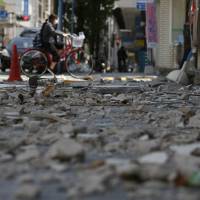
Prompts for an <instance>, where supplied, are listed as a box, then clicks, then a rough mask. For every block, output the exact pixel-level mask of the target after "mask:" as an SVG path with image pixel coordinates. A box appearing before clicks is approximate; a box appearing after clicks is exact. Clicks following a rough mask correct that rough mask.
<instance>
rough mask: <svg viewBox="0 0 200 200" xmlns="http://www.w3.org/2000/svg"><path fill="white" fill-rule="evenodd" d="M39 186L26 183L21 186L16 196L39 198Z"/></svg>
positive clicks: (27, 198)
mask: <svg viewBox="0 0 200 200" xmlns="http://www.w3.org/2000/svg"><path fill="white" fill-rule="evenodd" d="M40 193H41V191H40V189H39V187H37V186H35V185H33V184H26V185H22V186H20V188H19V189H18V190H17V191H16V194H15V196H16V198H17V199H19V200H37V199H38V198H39V196H40Z"/></svg>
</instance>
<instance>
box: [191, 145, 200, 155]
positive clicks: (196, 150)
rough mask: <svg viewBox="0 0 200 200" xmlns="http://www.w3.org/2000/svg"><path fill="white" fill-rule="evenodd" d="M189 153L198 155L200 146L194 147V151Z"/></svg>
mask: <svg viewBox="0 0 200 200" xmlns="http://www.w3.org/2000/svg"><path fill="white" fill-rule="evenodd" d="M191 155H193V156H197V157H200V147H197V148H196V149H194V151H192V153H191Z"/></svg>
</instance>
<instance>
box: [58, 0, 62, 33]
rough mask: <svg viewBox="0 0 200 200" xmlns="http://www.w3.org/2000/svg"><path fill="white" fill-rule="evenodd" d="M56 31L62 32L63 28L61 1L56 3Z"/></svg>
mask: <svg viewBox="0 0 200 200" xmlns="http://www.w3.org/2000/svg"><path fill="white" fill-rule="evenodd" d="M58 18H59V21H58V30H60V31H62V28H63V0H59V1H58Z"/></svg>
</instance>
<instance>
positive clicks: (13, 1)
mask: <svg viewBox="0 0 200 200" xmlns="http://www.w3.org/2000/svg"><path fill="white" fill-rule="evenodd" d="M54 6H55V0H0V11H1V12H0V14H3V13H7V17H5V18H4V17H3V15H2V17H1V15H0V36H1V37H0V46H2V45H6V43H7V42H8V41H9V40H10V39H12V38H13V37H15V36H17V35H18V34H19V33H20V32H21V31H22V30H23V29H24V28H31V27H40V26H41V24H42V23H43V22H44V21H45V19H47V18H48V15H49V14H50V13H52V12H53V10H54Z"/></svg>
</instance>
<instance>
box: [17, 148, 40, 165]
mask: <svg viewBox="0 0 200 200" xmlns="http://www.w3.org/2000/svg"><path fill="white" fill-rule="evenodd" d="M39 155H40V152H39V151H38V149H37V148H36V147H32V148H30V149H27V150H25V152H23V153H20V154H19V155H17V157H16V161H17V162H26V161H30V160H32V159H35V158H38V157H39Z"/></svg>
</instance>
